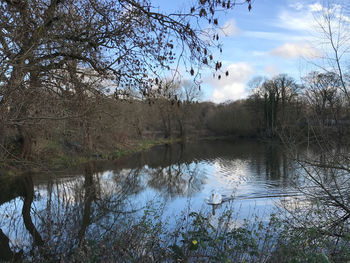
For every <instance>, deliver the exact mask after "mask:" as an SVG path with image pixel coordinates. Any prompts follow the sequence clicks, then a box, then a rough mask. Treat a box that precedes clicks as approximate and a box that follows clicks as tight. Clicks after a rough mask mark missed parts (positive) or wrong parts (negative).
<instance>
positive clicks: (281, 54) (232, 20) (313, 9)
mask: <svg viewBox="0 0 350 263" xmlns="http://www.w3.org/2000/svg"><path fill="white" fill-rule="evenodd" d="M154 1H155V2H156V3H159V6H162V7H163V6H166V7H168V8H169V9H172V8H177V7H179V5H180V6H181V5H182V7H183V8H188V6H189V2H191V0H185V1H184V2H181V1H169V0H154ZM192 1H194V0H192ZM341 1H342V0H337V4H338V5H336V6H337V7H338V8H339V9H341V7H342V5H344V3H346V5H347V8H349V6H348V5H349V2H348V1H349V0H344V1H343V2H341ZM329 2H330V3H331V2H332V0H330V1H329ZM325 3H327V1H326V0H253V3H252V10H251V11H250V12H248V8H247V5H243V6H237V7H236V8H235V9H234V10H232V11H231V12H229V14H228V15H226V16H225V17H220V19H221V21H220V19H219V23H220V24H221V25H222V26H223V34H222V37H221V40H222V43H223V45H224V47H223V53H222V54H221V55H219V56H216V58H218V60H221V61H222V62H223V69H224V71H226V70H228V71H229V73H230V75H229V77H228V78H225V77H224V78H222V79H221V80H216V79H213V77H212V73H210V72H208V73H205V72H203V76H202V77H203V81H204V83H203V85H202V86H203V90H204V96H203V98H202V99H203V100H210V101H214V102H217V103H220V102H224V101H227V100H237V99H241V98H246V97H247V96H248V95H249V89H248V87H247V82H248V81H249V80H250V79H251V78H252V77H254V76H258V75H260V76H265V77H273V76H275V75H277V74H279V73H286V74H288V75H290V76H292V77H294V78H295V79H296V80H297V81H300V78H301V77H302V76H305V75H306V74H307V72H309V71H311V70H313V69H315V66H314V64H317V63H320V57H322V56H324V48H323V49H322V47H321V46H320V40H321V38H320V35H319V33H318V32H317V31H319V26H317V22H316V20H315V17H319V15H320V11H322V9H323V8H326V4H325ZM339 3H343V4H339ZM329 6H332V8H333V7H334V5H332V4H329ZM323 10H325V9H323ZM345 18H346V19H348V20H349V21H347V22H349V23H350V17H345Z"/></svg>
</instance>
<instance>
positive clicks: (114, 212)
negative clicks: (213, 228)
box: [0, 140, 295, 259]
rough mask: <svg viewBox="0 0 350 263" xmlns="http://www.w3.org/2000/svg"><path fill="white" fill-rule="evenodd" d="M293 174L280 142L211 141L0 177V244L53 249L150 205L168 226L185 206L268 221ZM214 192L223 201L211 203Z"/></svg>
mask: <svg viewBox="0 0 350 263" xmlns="http://www.w3.org/2000/svg"><path fill="white" fill-rule="evenodd" d="M294 173H295V167H293V163H291V162H289V161H288V159H287V157H286V155H285V154H284V151H283V149H282V148H281V146H280V145H278V144H272V143H262V142H258V141H255V140H235V141H230V140H216V141H199V142H193V143H186V144H184V145H183V144H174V145H165V146H157V147H154V148H152V149H151V150H149V151H146V152H141V153H137V154H134V155H132V156H128V157H123V158H121V159H119V160H118V161H114V162H97V161H96V162H91V163H88V164H86V165H84V166H83V167H81V169H76V170H75V171H71V172H65V173H52V172H47V173H40V174H27V175H25V176H20V177H19V176H18V177H14V178H10V179H6V180H5V179H2V181H1V193H0V229H1V231H0V242H2V243H1V244H3V245H4V244H5V245H6V244H8V245H6V246H7V247H4V246H3V249H4V250H3V251H2V253H4V254H5V253H6V251H7V250H8V249H11V250H12V251H16V252H18V251H20V250H23V252H24V253H29V251H31V250H32V249H33V245H34V246H35V245H41V244H44V243H45V244H50V245H52V246H56V247H57V251H58V252H57V253H59V251H60V250H61V251H64V250H65V249H67V247H74V246H76V244H77V242H78V241H77V240H81V239H83V238H89V239H91V240H93V239H96V238H98V236H99V235H100V233H102V232H103V231H108V229H109V228H110V227H112V226H113V225H115V224H121V222H124V221H125V219H130V218H134V219H135V218H138V217H141V216H142V215H144V213H145V211H148V210H152V209H153V210H157V209H159V210H161V217H162V218H164V220H165V221H166V222H167V223H168V224H169V227H171V226H172V225H173V224H175V223H176V220H177V218H179V217H180V216H181V213H182V212H183V211H200V210H207V211H210V212H211V213H213V214H215V213H217V214H220V211H221V210H222V209H224V207H227V206H230V207H231V208H232V209H233V210H234V211H235V213H236V215H235V216H236V219H237V224H238V223H239V221H240V220H243V219H245V218H250V217H252V216H258V217H259V219H260V220H262V221H264V220H265V219H266V220H268V218H269V216H270V214H271V213H272V212H276V211H277V207H278V204H279V202H280V200H281V199H284V198H285V197H288V196H293V195H294V194H295V192H294V187H293V186H294V184H295V180H294V178H295V175H294ZM212 191H216V192H218V193H220V194H222V195H224V196H225V197H226V198H225V201H226V202H224V203H223V204H222V205H219V206H215V207H213V206H211V205H209V204H208V203H207V201H206V200H207V198H208V197H209V196H210V195H211V193H212ZM123 220H124V221H123ZM1 240H2V241H1ZM57 244H60V245H57ZM6 249H7V250H6ZM8 253H10V252H8ZM0 254H1V253H0ZM0 259H1V257H0Z"/></svg>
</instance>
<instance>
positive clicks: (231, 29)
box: [222, 19, 240, 36]
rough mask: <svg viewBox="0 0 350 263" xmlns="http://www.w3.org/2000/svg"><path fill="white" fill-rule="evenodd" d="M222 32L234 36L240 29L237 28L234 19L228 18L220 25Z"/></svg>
mask: <svg viewBox="0 0 350 263" xmlns="http://www.w3.org/2000/svg"><path fill="white" fill-rule="evenodd" d="M222 32H223V34H224V35H225V36H234V35H237V34H238V33H239V32H240V29H239V28H238V26H237V24H236V21H235V20H234V19H230V20H228V21H226V23H225V24H224V26H223V27H222Z"/></svg>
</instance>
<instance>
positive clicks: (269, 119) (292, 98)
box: [2, 72, 350, 159]
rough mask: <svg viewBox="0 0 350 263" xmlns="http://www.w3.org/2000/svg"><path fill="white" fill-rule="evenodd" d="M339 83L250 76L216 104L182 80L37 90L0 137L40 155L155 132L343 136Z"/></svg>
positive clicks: (15, 149) (324, 76)
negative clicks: (246, 91)
mask: <svg viewBox="0 0 350 263" xmlns="http://www.w3.org/2000/svg"><path fill="white" fill-rule="evenodd" d="M339 85H341V84H340V80H339V77H338V76H337V75H336V74H335V73H318V72H312V73H310V74H309V75H308V76H307V77H305V78H304V79H303V84H297V83H296V81H295V80H294V79H292V78H291V77H289V76H287V75H285V74H281V75H278V76H276V77H274V78H272V79H264V78H262V77H256V78H254V79H253V80H251V81H250V83H249V86H250V87H251V95H250V96H249V97H248V98H247V99H244V100H239V101H234V102H227V103H222V104H214V103H211V102H198V98H200V96H201V93H200V91H199V88H198V86H196V85H194V84H191V83H188V82H185V83H176V82H169V81H168V82H167V81H164V84H162V85H161V86H159V87H158V89H154V90H152V91H149V93H148V94H140V93H135V94H125V93H124V91H121V90H117V91H116V93H115V94H114V95H113V96H112V95H107V94H106V93H104V92H98V90H99V89H95V92H92V91H94V90H93V89H89V90H91V92H87V90H84V92H81V93H77V92H70V93H69V92H66V93H64V94H60V95H57V94H54V93H50V92H43V91H41V93H40V96H39V94H38V93H37V94H36V98H38V97H39V98H40V99H37V101H35V103H33V101H31V107H30V108H29V107H28V108H27V111H30V116H28V117H26V119H25V121H26V122H25V125H24V127H25V128H24V127H22V126H17V127H16V126H14V128H13V129H8V130H7V133H6V136H4V137H3V138H2V140H3V141H2V142H3V147H4V148H5V149H6V151H5V153H4V155H3V157H11V156H16V157H18V158H22V159H28V158H31V157H32V156H33V155H34V156H40V155H46V154H49V152H47V151H50V145H51V146H52V144H58V145H61V146H62V147H65V148H66V149H67V150H70V151H77V152H94V153H96V152H106V151H113V149H116V148H118V147H121V146H123V145H125V144H128V142H130V141H133V140H141V139H159V138H181V139H186V138H187V139H188V138H200V137H205V136H243V137H259V138H273V139H285V138H287V137H293V139H294V140H295V139H297V138H298V139H300V140H306V139H307V140H313V138H316V137H317V138H318V139H319V138H320V133H322V135H327V134H328V137H334V135H337V136H336V138H338V139H341V138H344V136H345V135H346V134H347V131H348V130H349V129H347V128H348V126H349V125H350V115H349V110H348V108H349V107H348V101H347V99H346V96H344V94H342V92H341V89H340V88H339ZM97 87H98V86H97ZM89 90H88V91H89ZM7 110H8V112H9V113H11V112H12V111H13V110H14V109H12V108H10V107H9V108H8V109H7ZM36 115H40V116H51V117H47V118H36V117H35V116H36ZM282 137H283V138H282ZM322 138H323V137H322ZM51 148H52V149H53V150H54V149H55V147H51Z"/></svg>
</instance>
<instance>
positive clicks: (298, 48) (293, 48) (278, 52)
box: [270, 42, 320, 59]
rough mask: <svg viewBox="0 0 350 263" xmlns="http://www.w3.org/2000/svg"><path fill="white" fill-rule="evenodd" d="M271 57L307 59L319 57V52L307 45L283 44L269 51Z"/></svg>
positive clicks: (300, 43)
mask: <svg viewBox="0 0 350 263" xmlns="http://www.w3.org/2000/svg"><path fill="white" fill-rule="evenodd" d="M270 54H271V55H273V56H278V57H282V58H287V59H296V58H299V57H304V58H308V59H312V58H317V57H320V52H319V50H317V49H316V48H314V47H312V46H311V45H310V44H308V43H302V42H299V43H285V44H284V45H282V46H279V47H277V48H274V49H272V50H271V51H270Z"/></svg>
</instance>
